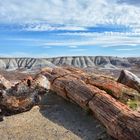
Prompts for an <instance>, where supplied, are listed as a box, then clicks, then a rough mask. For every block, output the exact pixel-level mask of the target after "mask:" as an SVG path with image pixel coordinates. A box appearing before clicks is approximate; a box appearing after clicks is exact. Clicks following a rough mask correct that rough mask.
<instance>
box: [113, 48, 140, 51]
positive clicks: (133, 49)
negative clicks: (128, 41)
mask: <svg viewBox="0 0 140 140" xmlns="http://www.w3.org/2000/svg"><path fill="white" fill-rule="evenodd" d="M139 49H140V48H122V49H115V50H116V51H135V50H139Z"/></svg>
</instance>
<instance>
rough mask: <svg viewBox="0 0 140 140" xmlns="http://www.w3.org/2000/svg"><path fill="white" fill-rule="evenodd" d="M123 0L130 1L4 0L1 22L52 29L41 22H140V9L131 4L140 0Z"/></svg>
mask: <svg viewBox="0 0 140 140" xmlns="http://www.w3.org/2000/svg"><path fill="white" fill-rule="evenodd" d="M120 2H125V3H126V5H121V4H118V1H117V0H113V1H110V0H94V1H93V0H85V1H81V0H67V1H63V0H50V1H46V0H34V1H29V0H24V1H22V2H21V1H20V2H19V0H10V1H9V0H4V1H0V22H1V23H20V24H24V23H31V27H28V28H27V29H30V30H46V29H47V30H48V29H50V30H52V27H50V26H47V25H44V24H38V23H48V24H51V25H54V24H62V25H68V26H67V27H63V28H59V29H61V30H63V29H65V30H66V29H67V28H69V29H71V30H77V29H78V28H79V29H78V30H83V29H82V28H81V27H83V26H95V25H97V24H117V25H131V24H134V23H135V24H140V20H139V19H140V14H139V13H140V9H139V8H138V7H135V6H132V5H130V4H128V3H134V4H135V5H137V4H138V3H139V2H138V0H133V2H131V1H130V0H129V1H126V0H121V1H120ZM122 13H123V14H122ZM33 23H37V25H36V26H34V25H32V24H33ZM73 26H74V27H73Z"/></svg>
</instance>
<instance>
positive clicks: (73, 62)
mask: <svg viewBox="0 0 140 140" xmlns="http://www.w3.org/2000/svg"><path fill="white" fill-rule="evenodd" d="M139 61H140V58H119V57H111V56H73V57H55V58H0V69H4V70H5V69H6V70H9V69H21V68H24V69H33V70H36V69H39V68H43V67H46V66H47V67H55V66H74V67H78V68H86V67H96V66H97V67H102V68H107V69H108V68H109V69H110V68H120V67H121V68H128V67H132V66H137V67H139V66H140V64H139Z"/></svg>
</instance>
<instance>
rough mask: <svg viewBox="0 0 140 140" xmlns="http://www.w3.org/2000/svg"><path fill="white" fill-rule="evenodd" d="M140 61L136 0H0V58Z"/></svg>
mask: <svg viewBox="0 0 140 140" xmlns="http://www.w3.org/2000/svg"><path fill="white" fill-rule="evenodd" d="M76 55H78V56H81V55H90V56H96V55H106V56H121V57H123V56H124V57H127V56H140V1H139V0H34V1H29V0H24V1H19V0H0V56H1V57H53V56H76Z"/></svg>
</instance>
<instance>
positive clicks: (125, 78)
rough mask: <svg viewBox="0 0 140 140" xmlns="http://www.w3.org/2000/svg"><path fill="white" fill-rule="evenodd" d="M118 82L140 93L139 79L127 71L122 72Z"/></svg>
mask: <svg viewBox="0 0 140 140" xmlns="http://www.w3.org/2000/svg"><path fill="white" fill-rule="evenodd" d="M118 82H119V83H122V84H124V85H127V86H129V87H131V88H133V89H135V90H137V91H138V92H140V78H138V77H137V76H136V75H135V74H133V73H132V72H130V71H128V70H122V71H121V73H120V77H119V78H118Z"/></svg>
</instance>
